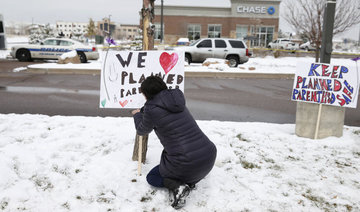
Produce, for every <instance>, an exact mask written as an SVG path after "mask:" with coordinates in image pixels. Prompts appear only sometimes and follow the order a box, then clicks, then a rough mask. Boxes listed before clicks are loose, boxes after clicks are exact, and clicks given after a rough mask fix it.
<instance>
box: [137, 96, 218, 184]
mask: <svg viewBox="0 0 360 212" xmlns="http://www.w3.org/2000/svg"><path fill="white" fill-rule="evenodd" d="M134 121H135V127H136V130H137V133H138V134H139V135H144V134H148V133H150V132H151V131H152V130H153V129H154V131H155V133H156V135H157V136H158V138H159V139H160V142H161V144H162V145H163V146H164V150H163V152H162V155H161V161H160V168H159V169H160V174H161V176H162V177H168V178H173V179H177V180H181V181H182V182H184V183H196V182H198V181H200V180H201V179H202V178H204V177H205V176H206V175H207V174H208V173H209V172H210V170H211V169H212V167H213V166H214V162H215V158H216V147H215V145H214V144H213V143H212V142H211V141H210V140H209V139H208V137H207V136H206V135H205V134H204V133H203V132H202V131H201V129H200V128H199V126H198V125H197V123H196V122H195V120H194V118H193V117H192V115H191V114H190V112H189V111H188V109H187V108H186V106H185V98H184V94H183V93H182V91H181V90H179V89H172V90H163V91H161V92H160V93H158V94H157V95H156V96H155V97H154V98H153V99H151V100H148V101H147V102H146V103H145V105H144V108H143V111H142V112H141V113H136V114H135V115H134Z"/></svg>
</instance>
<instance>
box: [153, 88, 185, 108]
mask: <svg viewBox="0 0 360 212" xmlns="http://www.w3.org/2000/svg"><path fill="white" fill-rule="evenodd" d="M146 105H156V106H158V107H161V108H163V109H165V110H167V111H170V112H173V113H179V112H182V111H184V109H185V97H184V94H183V92H182V91H181V90H180V89H168V90H163V91H161V92H160V93H158V94H157V95H156V96H155V97H154V99H151V100H148V101H147V102H146Z"/></svg>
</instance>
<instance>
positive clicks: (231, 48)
mask: <svg viewBox="0 0 360 212" xmlns="http://www.w3.org/2000/svg"><path fill="white" fill-rule="evenodd" d="M175 49H177V50H182V51H184V52H185V61H186V62H187V63H188V64H190V63H202V62H204V61H205V60H206V59H207V58H219V59H227V60H229V63H230V66H231V67H237V66H238V64H242V63H246V62H247V61H248V60H249V50H248V49H247V47H246V44H245V43H244V42H243V41H242V40H238V39H230V38H203V39H199V40H197V41H195V42H193V43H192V44H190V45H189V46H183V47H175Z"/></svg>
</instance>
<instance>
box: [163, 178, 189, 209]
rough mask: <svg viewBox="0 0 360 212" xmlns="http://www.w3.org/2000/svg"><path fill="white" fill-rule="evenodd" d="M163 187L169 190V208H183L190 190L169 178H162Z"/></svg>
mask: <svg viewBox="0 0 360 212" xmlns="http://www.w3.org/2000/svg"><path fill="white" fill-rule="evenodd" d="M164 186H165V187H166V188H168V189H169V193H170V202H171V206H172V207H173V208H175V209H180V208H182V207H184V205H185V203H186V197H187V196H189V193H190V190H191V188H190V187H189V186H188V185H186V184H183V183H182V182H180V181H178V180H174V179H171V178H164ZM194 187H195V185H194Z"/></svg>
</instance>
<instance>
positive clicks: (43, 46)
mask: <svg viewBox="0 0 360 212" xmlns="http://www.w3.org/2000/svg"><path fill="white" fill-rule="evenodd" d="M72 50H76V52H77V54H78V55H79V57H80V61H81V62H82V63H86V62H87V60H97V59H98V58H99V52H98V51H97V49H96V48H95V47H91V46H87V45H84V44H82V43H80V42H78V41H75V40H71V39H66V38H48V39H45V40H44V41H43V42H41V43H40V44H28V45H18V46H14V47H12V48H11V53H10V54H11V56H12V57H13V58H16V59H18V60H19V61H22V62H25V61H31V60H32V59H55V60H57V59H58V57H59V56H61V55H62V54H64V53H66V52H70V51H72Z"/></svg>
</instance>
